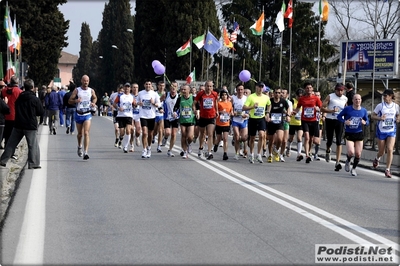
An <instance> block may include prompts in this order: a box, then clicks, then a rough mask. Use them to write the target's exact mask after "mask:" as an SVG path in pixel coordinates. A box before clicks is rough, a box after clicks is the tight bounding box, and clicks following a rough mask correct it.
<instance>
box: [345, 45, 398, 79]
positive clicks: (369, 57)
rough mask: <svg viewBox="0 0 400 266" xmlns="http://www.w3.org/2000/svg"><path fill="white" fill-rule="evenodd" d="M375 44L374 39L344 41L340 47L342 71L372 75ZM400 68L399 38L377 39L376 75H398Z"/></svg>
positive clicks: (347, 73) (351, 73) (348, 73)
mask: <svg viewBox="0 0 400 266" xmlns="http://www.w3.org/2000/svg"><path fill="white" fill-rule="evenodd" d="M374 44H375V43H374V40H348V41H342V42H341V49H340V58H341V62H342V67H343V72H342V73H346V75H354V74H355V73H359V75H363V74H365V75H367V74H368V75H371V74H372V72H373V70H374ZM398 68H399V40H398V39H394V40H389V39H382V40H376V49H375V75H385V74H386V75H397V74H398V73H399V72H398V71H399V70H398ZM365 75H364V76H365Z"/></svg>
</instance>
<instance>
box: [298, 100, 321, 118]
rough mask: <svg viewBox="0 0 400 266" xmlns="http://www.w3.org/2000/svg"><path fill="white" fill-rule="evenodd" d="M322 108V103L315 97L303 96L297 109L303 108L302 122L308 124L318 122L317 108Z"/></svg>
mask: <svg viewBox="0 0 400 266" xmlns="http://www.w3.org/2000/svg"><path fill="white" fill-rule="evenodd" d="M316 106H318V107H319V108H321V107H322V101H321V99H320V98H318V97H317V96H315V95H305V96H301V97H300V99H299V102H298V103H297V108H300V107H303V111H302V113H301V120H302V121H307V122H314V121H317V111H316V110H315V107H316Z"/></svg>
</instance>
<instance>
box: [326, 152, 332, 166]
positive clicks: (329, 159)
mask: <svg viewBox="0 0 400 266" xmlns="http://www.w3.org/2000/svg"><path fill="white" fill-rule="evenodd" d="M325 161H326V162H327V163H329V162H330V161H331V151H330V150H326V153H325Z"/></svg>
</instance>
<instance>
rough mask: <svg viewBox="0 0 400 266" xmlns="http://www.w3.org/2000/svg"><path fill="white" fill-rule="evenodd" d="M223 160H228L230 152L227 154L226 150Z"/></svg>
mask: <svg viewBox="0 0 400 266" xmlns="http://www.w3.org/2000/svg"><path fill="white" fill-rule="evenodd" d="M222 160H224V161H226V160H228V154H226V152H224V155H223V156H222Z"/></svg>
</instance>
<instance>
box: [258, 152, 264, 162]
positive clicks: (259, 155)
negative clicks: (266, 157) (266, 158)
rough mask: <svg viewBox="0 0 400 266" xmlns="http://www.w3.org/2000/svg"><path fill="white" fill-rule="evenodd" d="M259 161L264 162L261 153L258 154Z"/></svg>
mask: <svg viewBox="0 0 400 266" xmlns="http://www.w3.org/2000/svg"><path fill="white" fill-rule="evenodd" d="M257 161H258V162H259V163H263V159H262V157H261V154H258V155H257Z"/></svg>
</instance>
